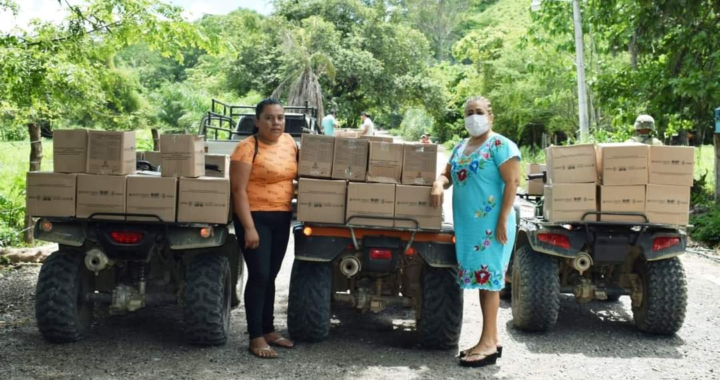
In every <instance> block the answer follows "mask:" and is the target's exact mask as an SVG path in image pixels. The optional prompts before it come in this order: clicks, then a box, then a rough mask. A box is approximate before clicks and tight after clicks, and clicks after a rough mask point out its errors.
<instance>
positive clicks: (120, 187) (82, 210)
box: [77, 153, 135, 220]
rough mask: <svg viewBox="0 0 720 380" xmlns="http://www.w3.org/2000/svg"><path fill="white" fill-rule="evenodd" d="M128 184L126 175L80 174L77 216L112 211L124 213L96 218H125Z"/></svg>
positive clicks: (83, 216)
mask: <svg viewBox="0 0 720 380" xmlns="http://www.w3.org/2000/svg"><path fill="white" fill-rule="evenodd" d="M134 157H135V154H134V153H133V158H134ZM126 184H127V177H125V176H115V175H90V174H78V179H77V217H78V218H88V217H90V215H92V214H95V213H112V214H123V215H122V216H98V217H96V218H94V219H110V220H125V215H124V214H125V204H126V196H125V194H126Z"/></svg>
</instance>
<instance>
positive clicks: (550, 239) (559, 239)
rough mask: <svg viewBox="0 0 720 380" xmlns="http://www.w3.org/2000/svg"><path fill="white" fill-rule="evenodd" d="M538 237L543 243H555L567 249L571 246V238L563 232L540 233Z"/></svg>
mask: <svg viewBox="0 0 720 380" xmlns="http://www.w3.org/2000/svg"><path fill="white" fill-rule="evenodd" d="M537 238H538V240H540V241H541V242H543V243H547V244H550V245H554V246H556V247H560V248H565V249H569V248H570V239H569V238H568V237H567V236H565V235H562V234H538V235H537Z"/></svg>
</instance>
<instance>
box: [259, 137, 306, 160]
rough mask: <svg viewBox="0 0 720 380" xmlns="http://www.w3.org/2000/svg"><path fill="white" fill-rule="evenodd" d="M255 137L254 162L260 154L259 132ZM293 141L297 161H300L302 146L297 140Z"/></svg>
mask: <svg viewBox="0 0 720 380" xmlns="http://www.w3.org/2000/svg"><path fill="white" fill-rule="evenodd" d="M252 137H253V138H254V139H255V152H254V153H253V159H252V162H253V164H254V163H255V157H257V155H258V138H257V134H255V135H253V136H252ZM293 143H295V162H300V146H298V143H297V141H295V140H294V139H293Z"/></svg>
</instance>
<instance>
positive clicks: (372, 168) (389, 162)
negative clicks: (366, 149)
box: [367, 141, 405, 183]
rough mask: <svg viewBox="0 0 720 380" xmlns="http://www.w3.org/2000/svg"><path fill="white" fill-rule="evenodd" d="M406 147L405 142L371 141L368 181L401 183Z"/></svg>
mask: <svg viewBox="0 0 720 380" xmlns="http://www.w3.org/2000/svg"><path fill="white" fill-rule="evenodd" d="M404 149H405V147H404V146H403V144H391V143H387V142H376V141H370V158H369V159H368V171H367V181H368V182H381V183H400V181H401V179H402V169H403V154H404Z"/></svg>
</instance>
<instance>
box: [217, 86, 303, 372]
mask: <svg viewBox="0 0 720 380" xmlns="http://www.w3.org/2000/svg"><path fill="white" fill-rule="evenodd" d="M255 118H256V120H255V127H256V133H255V134H254V135H253V136H251V137H248V138H246V139H245V140H243V141H241V142H240V143H239V144H238V145H237V147H236V148H235V151H234V152H233V154H232V156H231V164H230V184H231V187H232V199H233V211H234V213H233V221H234V223H235V234H236V236H237V238H238V243H239V244H240V246H241V247H244V249H243V253H244V258H245V263H246V264H247V267H248V274H249V275H248V282H247V286H246V287H245V314H246V317H247V326H248V333H249V335H250V347H249V350H250V352H251V353H252V354H253V355H255V356H256V357H259V358H276V357H277V356H278V353H277V351H275V350H274V349H273V348H272V347H270V345H272V346H275V347H284V348H292V347H293V345H294V344H293V342H291V341H289V340H288V339H286V338H283V337H282V336H280V335H279V334H278V333H277V331H275V327H274V326H273V318H274V305H275V277H277V274H278V272H279V271H280V266H281V264H282V261H283V258H284V257H285V251H286V250H287V245H288V239H289V238H290V220H291V218H292V208H291V202H292V199H293V195H294V192H293V180H294V179H295V178H297V173H298V168H297V145H295V141H294V140H293V138H292V137H291V136H290V135H289V134H287V133H284V132H285V110H284V108H283V107H282V105H281V104H280V102H278V101H277V100H275V99H272V98H268V99H265V100H263V101H261V102H260V103H258V105H257V107H256V109H255Z"/></svg>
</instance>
